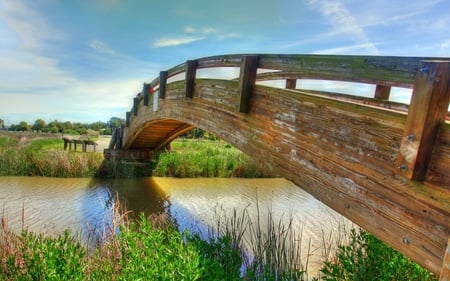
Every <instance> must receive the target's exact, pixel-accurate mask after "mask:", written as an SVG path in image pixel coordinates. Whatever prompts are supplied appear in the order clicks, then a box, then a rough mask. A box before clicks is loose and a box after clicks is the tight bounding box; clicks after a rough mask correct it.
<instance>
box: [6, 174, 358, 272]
mask: <svg viewBox="0 0 450 281" xmlns="http://www.w3.org/2000/svg"><path fill="white" fill-rule="evenodd" d="M116 198H118V199H119V201H120V202H121V205H122V206H124V207H125V208H126V210H128V211H129V212H130V216H131V217H136V216H137V214H139V213H141V212H143V213H145V214H146V215H149V214H152V213H160V212H165V213H166V214H169V215H170V216H171V217H172V218H173V219H174V220H175V221H176V222H177V224H178V225H179V227H180V229H182V230H183V229H189V230H190V231H191V232H199V233H200V234H201V235H203V236H206V234H207V233H208V229H210V228H211V227H214V226H215V225H216V224H217V221H218V218H219V217H222V216H228V217H230V216H231V214H232V213H233V210H237V213H238V214H240V213H241V212H243V210H245V211H247V212H248V213H249V214H250V216H251V217H253V218H256V217H257V216H258V214H259V216H260V217H261V218H262V221H264V220H265V218H266V217H267V214H268V210H269V209H270V210H271V213H272V215H273V218H274V220H275V222H277V221H279V220H280V219H281V220H284V221H285V222H286V224H287V223H288V222H289V220H291V219H292V221H293V223H294V225H295V228H296V230H297V232H298V233H301V238H302V248H305V253H304V256H305V258H307V256H310V257H309V269H310V270H317V267H318V266H319V264H320V259H321V256H322V250H323V249H322V248H323V245H324V243H325V244H327V245H328V244H330V243H332V241H331V240H333V239H332V237H335V236H336V232H339V230H338V229H341V228H343V227H346V226H347V225H348V224H349V222H348V221H347V220H345V219H344V218H343V217H342V216H340V215H339V214H337V213H336V212H334V211H333V210H331V209H330V208H328V207H327V206H325V205H323V204H322V203H321V202H319V201H317V200H316V199H315V198H314V197H312V196H311V195H309V194H308V193H306V192H305V191H303V190H302V189H300V188H298V187H297V186H295V185H294V184H293V183H291V182H289V181H287V180H285V179H282V178H276V179H236V178H232V179H219V178H195V179H176V178H159V177H149V178H138V179H88V178H74V179H73V178H41V177H0V206H1V208H2V216H3V217H4V218H5V219H6V221H7V223H8V227H9V229H12V230H14V231H17V232H18V231H20V230H21V229H24V228H27V229H29V230H31V231H35V232H40V233H45V234H48V235H55V234H59V233H61V232H63V231H64V230H65V229H71V231H72V233H75V234H79V235H80V237H82V236H83V233H86V230H87V229H93V228H98V227H101V226H103V225H104V224H105V223H109V220H110V218H111V215H112V206H113V205H114V204H113V203H114V202H115V200H116ZM337 236H339V234H337Z"/></svg>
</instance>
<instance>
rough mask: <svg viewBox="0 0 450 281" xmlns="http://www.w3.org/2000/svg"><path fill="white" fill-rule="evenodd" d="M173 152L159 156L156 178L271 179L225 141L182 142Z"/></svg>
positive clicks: (259, 166)
mask: <svg viewBox="0 0 450 281" xmlns="http://www.w3.org/2000/svg"><path fill="white" fill-rule="evenodd" d="M171 146H172V150H171V151H170V152H163V153H160V154H159V155H157V157H156V159H155V160H154V161H155V164H154V169H153V175H154V176H171V177H181V178H192V177H246V178H258V177H270V174H269V172H268V171H267V170H266V169H265V168H264V167H263V166H262V164H260V163H257V162H255V161H253V160H252V159H250V158H249V157H247V156H246V155H245V154H244V153H242V152H241V151H239V150H238V149H236V148H234V147H232V146H231V145H229V144H227V143H225V142H222V141H211V140H205V139H182V138H180V139H178V140H175V141H173V142H172V144H171Z"/></svg>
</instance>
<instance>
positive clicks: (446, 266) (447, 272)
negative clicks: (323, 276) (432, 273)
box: [439, 238, 450, 281]
mask: <svg viewBox="0 0 450 281" xmlns="http://www.w3.org/2000/svg"><path fill="white" fill-rule="evenodd" d="M439 281H450V238H449V239H448V242H447V248H446V250H445V254H444V260H443V262H442V268H441V274H440V275H439Z"/></svg>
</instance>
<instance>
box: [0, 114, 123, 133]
mask: <svg viewBox="0 0 450 281" xmlns="http://www.w3.org/2000/svg"><path fill="white" fill-rule="evenodd" d="M124 124H125V120H124V119H121V118H117V117H112V118H110V119H109V121H108V122H102V121H97V122H93V123H89V124H88V123H79V122H74V123H72V122H70V121H65V122H61V121H58V120H54V121H51V122H49V123H47V122H45V121H44V120H43V119H37V120H36V121H35V122H34V124H33V125H30V124H28V123H27V122H26V121H21V122H19V124H11V125H10V126H6V124H5V121H4V120H2V119H0V129H6V128H8V130H10V131H21V132H28V131H34V132H42V133H64V134H68V135H83V134H86V133H87V132H89V131H95V132H101V133H102V134H104V135H110V134H111V131H112V129H113V128H119V127H120V126H122V125H124Z"/></svg>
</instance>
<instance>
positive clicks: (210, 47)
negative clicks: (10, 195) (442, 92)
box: [0, 0, 450, 126]
mask: <svg viewBox="0 0 450 281" xmlns="http://www.w3.org/2000/svg"><path fill="white" fill-rule="evenodd" d="M236 7H239V9H236ZM448 10H450V2H448V1H446V0H432V1H418V0H412V1H409V2H408V3H407V4H405V2H403V1H399V0H394V1H392V0H378V1H372V2H367V1H356V0H355V1H352V0H336V1H335V0H333V1H332V0H303V1H297V0H282V1H272V0H258V1H257V0H249V1H246V2H242V1H238V0H229V1H226V2H224V1H220V2H207V1H202V0H197V1H192V2H189V3H187V2H185V1H181V0H176V1H175V0H174V1H170V3H169V2H167V1H166V2H159V1H158V3H153V1H144V0H136V1H133V2H132V4H130V2H126V3H125V2H124V1H120V0H93V1H70V2H69V1H39V3H36V1H31V0H16V1H7V0H3V1H1V0H0V35H1V36H2V38H3V40H2V42H1V43H0V62H1V64H2V68H1V69H0V77H1V78H0V100H1V102H0V119H3V120H4V121H5V123H6V124H7V125H8V126H9V125H11V124H18V123H19V122H20V121H25V122H27V123H29V124H32V123H33V122H34V121H35V120H36V119H43V120H44V121H46V122H52V121H55V120H58V121H60V122H66V121H70V122H73V123H78V122H79V123H93V122H97V121H101V122H106V121H108V120H109V119H110V118H112V117H118V118H125V112H126V111H129V110H130V108H131V106H132V99H133V97H134V96H135V95H136V94H137V93H139V92H140V91H141V90H142V84H143V83H144V82H151V81H152V80H153V79H154V78H156V77H157V76H158V75H159V72H160V71H162V70H167V69H169V68H171V67H174V66H176V65H178V64H180V63H183V62H185V61H187V60H190V59H197V58H201V57H208V56H214V55H223V54H245V53H252V54H266V53H273V54H327V55H375V56H405V57H411V56H414V57H446V58H448V57H450V35H449V34H448V26H450V15H448V13H447V11H448ZM230 15H232V16H230ZM336 86H337V84H334V85H333V83H331V84H330V87H331V88H333V87H336Z"/></svg>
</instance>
